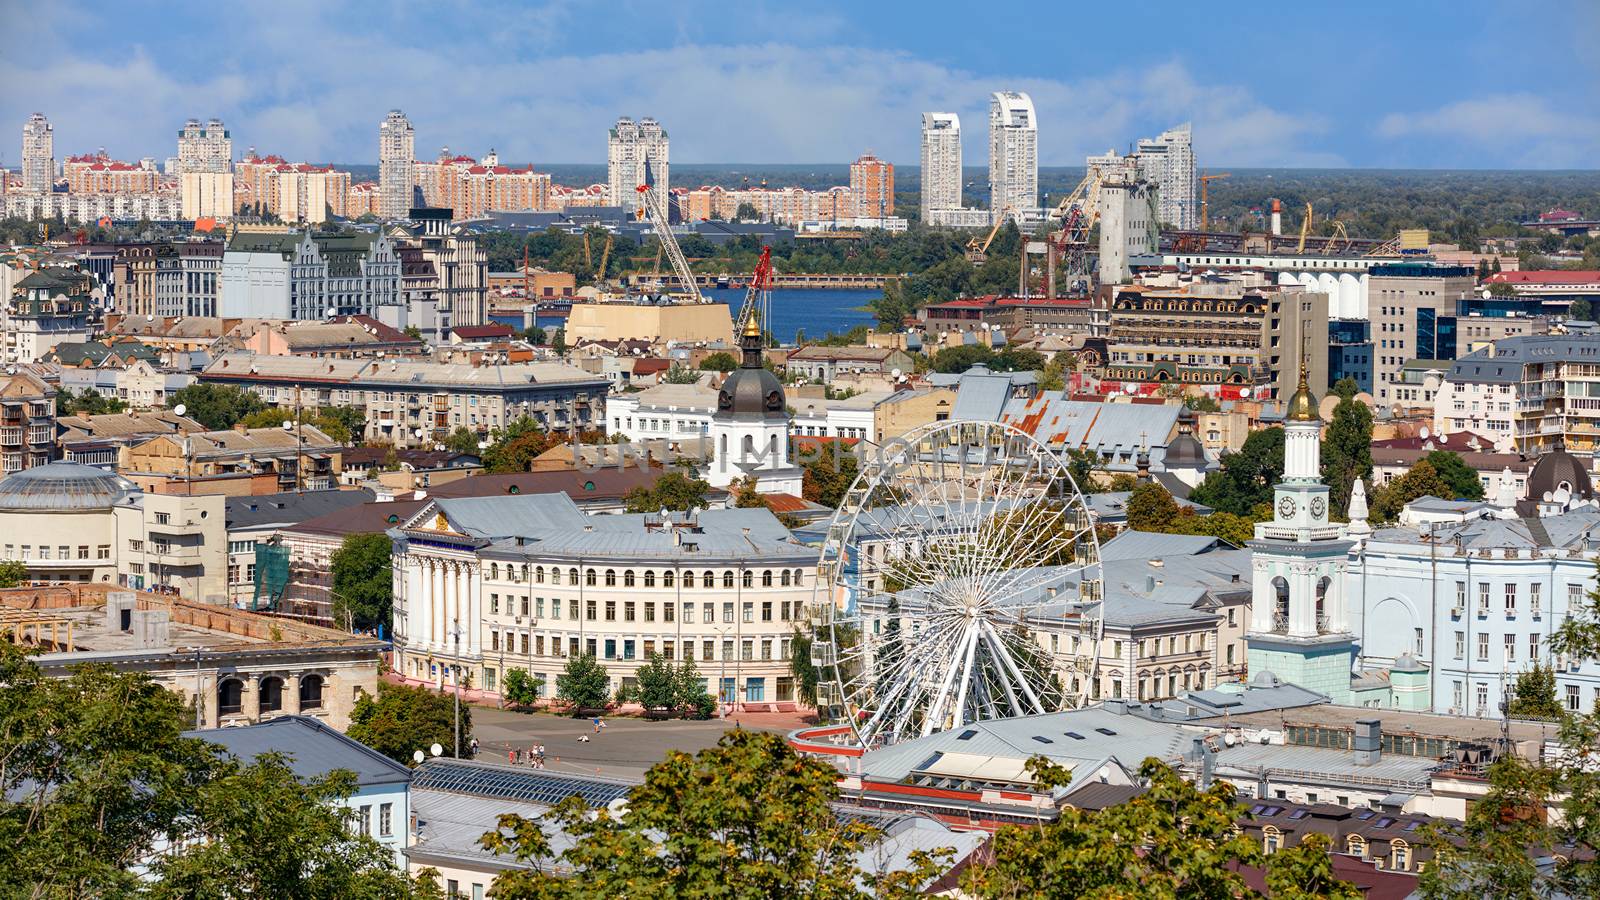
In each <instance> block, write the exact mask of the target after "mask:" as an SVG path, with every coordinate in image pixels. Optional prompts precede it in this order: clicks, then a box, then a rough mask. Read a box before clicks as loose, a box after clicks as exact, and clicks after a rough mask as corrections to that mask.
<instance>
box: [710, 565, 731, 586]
mask: <svg viewBox="0 0 1600 900" xmlns="http://www.w3.org/2000/svg"><path fill="white" fill-rule="evenodd" d="M706 586H707V587H710V585H706ZM722 586H723V587H725V588H731V587H733V570H732V569H729V570H728V571H726V572H723V573H722Z"/></svg>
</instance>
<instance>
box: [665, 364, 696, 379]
mask: <svg viewBox="0 0 1600 900" xmlns="http://www.w3.org/2000/svg"><path fill="white" fill-rule="evenodd" d="M662 380H664V381H665V382H666V383H667V384H694V383H695V382H696V381H699V380H700V375H699V373H698V372H696V371H695V370H694V369H691V368H689V367H688V366H686V365H684V364H683V363H681V362H678V361H677V360H673V362H672V365H670V366H668V367H667V374H666V375H665V376H663V379H662Z"/></svg>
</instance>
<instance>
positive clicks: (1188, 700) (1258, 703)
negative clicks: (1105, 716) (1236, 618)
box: [1128, 682, 1331, 722]
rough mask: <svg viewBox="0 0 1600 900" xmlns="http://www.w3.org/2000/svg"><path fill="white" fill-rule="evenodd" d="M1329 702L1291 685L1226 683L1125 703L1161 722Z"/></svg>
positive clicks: (1315, 694)
mask: <svg viewBox="0 0 1600 900" xmlns="http://www.w3.org/2000/svg"><path fill="white" fill-rule="evenodd" d="M1329 702H1331V701H1330V700H1329V698H1328V695H1326V694H1319V693H1317V692H1316V691H1313V690H1310V689H1308V688H1303V687H1300V686H1299V685H1295V684H1284V683H1282V682H1274V683H1271V684H1256V683H1251V684H1247V685H1237V684H1229V685H1225V686H1223V687H1218V688H1213V689H1212V690H1209V691H1189V692H1187V693H1185V694H1183V695H1182V696H1179V697H1177V698H1174V699H1171V700H1163V701H1158V702H1154V703H1145V704H1132V703H1130V704H1129V705H1128V710H1129V712H1132V713H1133V714H1135V715H1139V716H1145V717H1147V718H1151V719H1161V720H1165V721H1169V722H1171V721H1184V722H1198V721H1205V720H1208V719H1218V718H1223V717H1225V716H1237V715H1243V714H1245V713H1257V712H1273V711H1277V710H1284V709H1298V708H1300V707H1305V706H1317V705H1321V704H1324V703H1329Z"/></svg>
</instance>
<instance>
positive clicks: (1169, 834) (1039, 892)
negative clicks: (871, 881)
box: [962, 757, 1261, 898]
mask: <svg viewBox="0 0 1600 900" xmlns="http://www.w3.org/2000/svg"><path fill="white" fill-rule="evenodd" d="M1028 766H1029V769H1030V770H1031V771H1032V772H1033V773H1034V777H1035V779H1036V782H1037V783H1038V784H1039V785H1040V786H1043V787H1051V786H1057V785H1062V784H1066V783H1067V781H1068V779H1069V777H1070V774H1071V773H1070V772H1068V771H1067V770H1065V769H1063V768H1061V767H1059V766H1056V765H1053V764H1051V763H1050V762H1048V761H1047V760H1045V759H1044V758H1043V757H1034V758H1033V759H1032V760H1030V761H1029V764H1028ZM1139 777H1140V779H1141V780H1142V781H1143V782H1145V784H1146V790H1145V792H1144V793H1143V794H1140V795H1139V796H1138V797H1135V798H1134V799H1132V800H1130V801H1128V802H1127V803H1123V804H1119V805H1117V806H1110V807H1107V808H1105V809H1103V810H1100V811H1099V812H1083V811H1080V810H1075V809H1071V808H1066V809H1063V810H1062V811H1061V814H1060V816H1059V817H1058V818H1057V819H1056V820H1055V821H1053V822H1049V823H1046V824H1044V825H1039V826H1031V827H1019V826H1015V825H1007V826H1005V827H1003V828H1001V829H1000V831H999V832H998V833H997V834H996V835H995V837H994V841H993V843H992V845H991V847H992V854H993V859H992V861H991V863H990V864H989V865H987V866H972V867H969V868H968V869H967V871H966V875H965V878H964V879H963V881H962V889H963V891H964V893H966V894H967V895H968V896H971V897H976V898H1012V897H1062V896H1094V897H1155V898H1232V897H1241V896H1248V895H1250V894H1251V893H1252V892H1251V890H1250V888H1249V886H1248V885H1247V884H1246V883H1245V881H1244V877H1243V876H1242V875H1241V874H1240V873H1239V871H1238V866H1248V865H1257V864H1259V863H1260V862H1261V850H1260V847H1259V846H1258V845H1257V843H1256V841H1255V840H1253V839H1252V838H1250V837H1249V836H1248V835H1246V834H1244V833H1243V832H1242V831H1239V829H1238V828H1237V827H1236V823H1237V822H1238V820H1239V818H1240V817H1241V815H1242V813H1243V810H1242V809H1241V808H1240V807H1239V806H1238V804H1236V803H1235V802H1234V792H1233V786H1232V785H1230V784H1228V783H1227V782H1222V781H1219V782H1217V783H1215V784H1213V785H1212V786H1211V787H1210V788H1208V789H1206V790H1204V791H1202V790H1200V789H1199V788H1198V787H1196V786H1195V785H1194V784H1192V783H1191V782H1189V781H1186V780H1184V779H1183V778H1182V777H1181V776H1179V775H1178V773H1177V772H1175V771H1173V770H1172V769H1171V768H1169V767H1168V766H1167V765H1166V764H1164V763H1162V762H1161V761H1160V760H1157V759H1154V758H1151V759H1146V760H1145V761H1144V764H1143V765H1141V766H1140V767H1139Z"/></svg>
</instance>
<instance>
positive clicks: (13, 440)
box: [0, 427, 22, 447]
mask: <svg viewBox="0 0 1600 900" xmlns="http://www.w3.org/2000/svg"><path fill="white" fill-rule="evenodd" d="M21 446H22V429H21V428H20V427H0V447H21Z"/></svg>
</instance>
